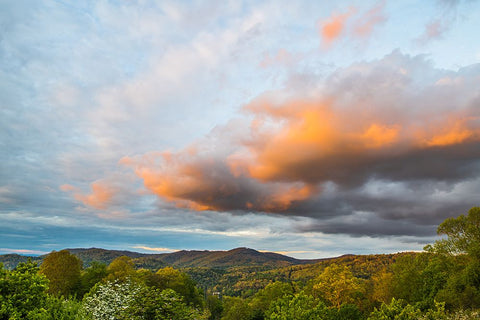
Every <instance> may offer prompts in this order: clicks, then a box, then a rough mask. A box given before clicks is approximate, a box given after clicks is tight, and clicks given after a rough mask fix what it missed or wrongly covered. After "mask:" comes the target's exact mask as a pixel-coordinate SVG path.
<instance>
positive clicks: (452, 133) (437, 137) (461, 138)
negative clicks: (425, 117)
mask: <svg viewBox="0 0 480 320" xmlns="http://www.w3.org/2000/svg"><path fill="white" fill-rule="evenodd" d="M464 122H465V121H456V123H455V124H454V125H453V126H450V127H446V128H445V129H442V130H440V132H436V133H433V136H432V137H431V138H430V139H428V140H427V141H426V145H427V146H429V147H441V146H449V145H453V144H460V143H463V142H465V141H467V140H468V139H471V138H475V136H476V137H477V138H478V137H479V135H480V130H479V129H477V130H472V129H470V128H468V127H467V126H466V124H465V123H464Z"/></svg>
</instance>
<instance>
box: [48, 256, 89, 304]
mask: <svg viewBox="0 0 480 320" xmlns="http://www.w3.org/2000/svg"><path fill="white" fill-rule="evenodd" d="M81 271H82V261H81V260H80V259H79V258H78V257H77V256H75V255H73V254H70V252H68V250H62V251H58V252H56V251H53V252H51V253H50V254H48V255H47V256H46V257H45V259H43V262H42V265H41V266H40V273H41V274H43V275H45V276H46V277H47V279H48V280H49V281H50V283H49V289H48V292H49V293H52V294H55V295H63V296H68V295H71V294H74V293H75V292H76V291H77V290H78V289H79V287H80V274H81Z"/></svg>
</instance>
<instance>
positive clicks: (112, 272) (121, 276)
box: [106, 256, 135, 281]
mask: <svg viewBox="0 0 480 320" xmlns="http://www.w3.org/2000/svg"><path fill="white" fill-rule="evenodd" d="M133 266H134V264H133V260H132V258H130V257H127V256H121V257H118V258H116V259H115V260H113V261H112V262H111V263H110V264H109V265H108V267H107V273H108V275H107V277H106V280H107V281H115V280H119V281H126V280H127V279H131V278H132V277H134V275H135V268H134V267H133Z"/></svg>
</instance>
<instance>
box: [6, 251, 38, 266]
mask: <svg viewBox="0 0 480 320" xmlns="http://www.w3.org/2000/svg"><path fill="white" fill-rule="evenodd" d="M29 259H30V260H32V261H35V262H39V261H42V258H41V257H35V256H34V257H32V256H22V255H20V254H16V253H9V254H2V255H0V263H2V264H3V266H4V267H5V268H6V269H13V268H15V267H16V266H17V264H19V263H20V262H27V261H28V260H29Z"/></svg>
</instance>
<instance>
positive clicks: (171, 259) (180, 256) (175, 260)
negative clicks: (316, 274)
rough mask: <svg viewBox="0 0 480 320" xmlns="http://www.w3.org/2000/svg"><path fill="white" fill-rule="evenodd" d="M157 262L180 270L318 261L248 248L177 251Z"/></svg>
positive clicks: (283, 265)
mask: <svg viewBox="0 0 480 320" xmlns="http://www.w3.org/2000/svg"><path fill="white" fill-rule="evenodd" d="M157 257H158V259H159V260H161V261H163V262H165V263H167V264H169V265H173V266H177V267H182V268H187V267H190V268H194V267H210V268H228V267H239V266H269V267H285V266H289V265H297V264H305V263H315V262H317V261H318V260H299V259H295V258H292V257H288V256H284V255H281V254H278V253H273V252H259V251H257V250H254V249H249V248H236V249H232V250H229V251H186V250H182V251H177V252H173V253H166V254H162V255H158V256H157Z"/></svg>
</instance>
